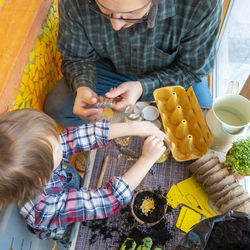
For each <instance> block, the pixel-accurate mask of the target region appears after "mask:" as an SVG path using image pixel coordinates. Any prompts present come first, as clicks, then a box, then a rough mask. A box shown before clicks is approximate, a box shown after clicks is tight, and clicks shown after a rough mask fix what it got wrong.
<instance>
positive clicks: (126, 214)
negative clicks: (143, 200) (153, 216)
mask: <svg viewBox="0 0 250 250" xmlns="http://www.w3.org/2000/svg"><path fill="white" fill-rule="evenodd" d="M171 212H172V209H171V208H169V207H168V209H167V213H171ZM118 213H119V217H118V221H116V222H115V221H113V220H114V217H112V216H111V217H109V218H106V219H102V220H92V221H85V222H82V224H83V225H84V226H88V227H89V228H90V230H91V231H92V236H91V238H90V239H89V244H90V245H92V244H93V243H95V242H96V240H97V238H98V236H99V235H101V236H102V238H103V240H106V239H112V238H114V235H117V234H118V236H119V237H115V238H118V239H117V241H116V243H117V244H118V245H119V246H121V245H122V243H123V242H124V241H125V240H126V238H132V239H134V240H135V241H136V243H137V245H140V244H141V241H142V240H143V239H144V238H145V237H151V238H152V240H153V246H152V249H154V248H155V247H162V248H163V249H164V246H166V244H167V243H168V242H169V241H170V240H171V239H172V235H173V233H174V228H170V225H169V223H168V221H167V219H166V218H165V217H164V218H163V219H162V220H161V221H160V222H159V223H158V224H156V225H154V226H152V227H149V226H146V225H141V224H139V223H138V222H137V221H136V220H135V219H134V217H133V215H132V213H131V208H130V205H128V206H126V207H124V208H122V209H121V210H120V211H119V212H118Z"/></svg>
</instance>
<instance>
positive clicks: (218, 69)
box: [213, 0, 250, 97]
mask: <svg viewBox="0 0 250 250" xmlns="http://www.w3.org/2000/svg"><path fill="white" fill-rule="evenodd" d="M226 1H227V0H226ZM226 1H225V0H224V2H226ZM229 2H230V3H229V7H228V10H227V13H226V16H225V19H224V23H223V26H222V29H221V32H220V35H219V38H218V45H217V57H216V61H215V69H214V72H213V96H214V97H218V96H221V95H223V94H225V93H226V91H227V87H228V84H229V82H230V81H238V82H239V84H240V85H239V86H240V88H239V90H240V89H241V88H242V87H243V85H244V83H245V81H246V79H247V78H248V76H249V74H250V18H249V17H250V1H249V0H231V1H229Z"/></svg>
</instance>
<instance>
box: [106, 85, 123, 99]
mask: <svg viewBox="0 0 250 250" xmlns="http://www.w3.org/2000/svg"><path fill="white" fill-rule="evenodd" d="M126 91H127V88H126V85H125V84H121V85H119V86H118V87H117V88H113V89H110V91H109V92H107V93H106V94H105V95H106V97H108V98H116V97H118V96H119V95H122V94H123V93H125V92H126Z"/></svg>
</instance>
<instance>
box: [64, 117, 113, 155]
mask: <svg viewBox="0 0 250 250" xmlns="http://www.w3.org/2000/svg"><path fill="white" fill-rule="evenodd" d="M109 128H110V122H109V121H106V120H103V121H99V122H96V123H88V124H83V125H81V126H79V127H68V128H66V129H65V131H64V132H63V133H60V139H61V144H62V148H63V158H64V159H65V158H66V159H67V158H70V157H71V156H73V155H75V154H77V153H79V152H82V151H89V150H91V149H95V148H98V147H101V146H104V145H107V144H108V143H109V138H108V133H109Z"/></svg>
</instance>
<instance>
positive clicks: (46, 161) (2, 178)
mask: <svg viewBox="0 0 250 250" xmlns="http://www.w3.org/2000/svg"><path fill="white" fill-rule="evenodd" d="M54 142H58V143H59V135H58V132H57V128H56V124H55V122H54V120H53V119H51V118H50V117H49V116H47V115H46V114H44V113H43V112H40V111H37V110H33V109H22V110H15V111H11V112H8V113H6V114H3V115H0V203H9V202H10V203H17V204H19V205H22V204H24V203H25V202H27V201H28V200H30V199H33V198H34V197H35V196H36V195H37V194H39V193H40V192H41V191H42V186H44V185H45V184H46V183H47V182H48V180H49V177H50V175H51V173H52V171H53V168H54V159H53V153H54V145H53V143H54Z"/></svg>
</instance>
